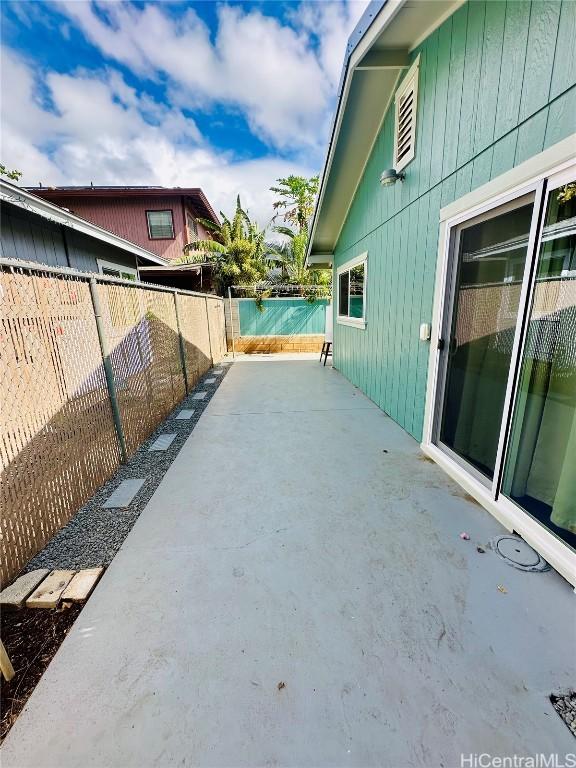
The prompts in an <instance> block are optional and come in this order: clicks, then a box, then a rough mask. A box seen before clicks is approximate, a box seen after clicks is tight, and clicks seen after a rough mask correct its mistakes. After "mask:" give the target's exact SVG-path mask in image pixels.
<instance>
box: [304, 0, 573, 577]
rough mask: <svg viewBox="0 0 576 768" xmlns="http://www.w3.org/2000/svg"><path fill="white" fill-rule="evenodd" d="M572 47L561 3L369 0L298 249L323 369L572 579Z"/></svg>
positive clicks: (569, 18) (567, 12) (569, 16)
mask: <svg viewBox="0 0 576 768" xmlns="http://www.w3.org/2000/svg"><path fill="white" fill-rule="evenodd" d="M575 44H576V3H574V2H572V1H571V0H568V1H565V2H540V1H538V2H519V1H518V0H510V1H509V2H498V3H495V2H478V1H477V0H473V1H471V2H465V3H463V2H452V1H449V0H438V1H437V2H426V1H418V0H410V1H409V2H403V1H402V0H400V1H397V0H394V1H393V0H389V2H375V3H371V5H370V6H369V8H368V11H367V12H366V14H365V15H364V17H363V19H362V20H361V21H360V23H359V25H358V27H357V29H356V30H355V32H354V33H353V34H352V37H351V38H350V42H349V46H348V50H347V56H346V62H345V66H344V71H343V76H342V80H341V87H340V94H339V103H338V107H337V114H336V117H335V121H334V126H333V131H332V137H331V142H330V146H329V151H328V156H327V159H326V163H325V168H324V173H323V177H322V181H321V187H320V195H319V200H318V204H317V208H316V211H315V215H314V220H313V224H312V230H311V231H312V235H311V244H310V250H309V256H308V259H309V263H311V264H324V265H329V264H333V267H334V287H335V289H334V294H335V301H334V308H335V311H334V314H335V323H334V365H335V366H336V367H337V368H338V369H339V370H340V371H341V372H342V373H343V374H344V375H345V376H347V377H348V378H349V379H350V380H351V381H352V382H353V383H354V384H356V385H357V386H359V387H360V388H361V389H362V390H363V391H364V392H365V393H366V394H367V395H368V396H369V397H370V398H371V399H372V400H373V401H374V402H376V403H377V404H378V405H379V406H380V407H381V408H382V409H383V410H384V411H385V412H386V413H387V414H389V415H390V417H391V418H392V419H394V420H395V421H396V422H398V423H399V424H400V425H402V426H403V427H404V429H406V430H407V431H408V432H409V433H410V434H412V435H413V436H414V437H415V438H416V439H417V440H419V441H421V444H422V449H423V451H424V452H425V453H426V454H427V455H428V456H429V457H430V458H432V459H434V461H436V462H438V464H440V465H441V466H442V467H443V468H444V469H445V470H446V472H448V473H449V474H450V475H451V476H452V477H453V478H454V479H456V480H457V481H458V482H459V483H460V484H461V486H462V487H463V489H465V491H466V492H467V493H468V494H470V495H471V496H472V497H474V498H475V499H476V500H477V501H479V502H480V504H482V505H483V506H484V507H485V508H486V509H488V510H489V511H490V512H491V513H492V514H494V515H495V516H496V517H497V518H498V519H499V520H501V522H502V523H503V524H504V525H505V526H506V527H507V528H508V529H510V530H516V531H517V532H518V533H520V534H521V535H522V536H523V537H524V538H525V539H526V540H527V541H528V542H529V543H530V544H531V545H532V546H533V547H534V548H536V549H537V550H538V551H539V552H540V553H541V554H542V555H543V556H544V557H545V558H546V559H547V560H548V561H549V562H550V563H551V564H552V565H554V567H555V568H557V570H559V571H560V572H561V573H562V574H563V575H564V576H565V577H566V578H568V579H569V580H571V581H572V582H574V581H575V580H576V554H575V552H574V548H575V545H576V186H575V185H576V134H575V133H574V131H575V130H576V58H575V56H574V46H575ZM567 185H568V186H567ZM570 185H572V186H570ZM571 195H574V196H573V197H571ZM397 460H401V457H397ZM430 493H431V494H433V493H434V489H433V488H431V489H430ZM422 503H423V505H424V507H425V505H426V499H423V501H422ZM458 532H459V531H457V530H455V531H453V534H454V535H458ZM512 554H513V553H512ZM527 564H528V565H529V563H527Z"/></svg>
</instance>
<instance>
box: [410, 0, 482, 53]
mask: <svg viewBox="0 0 576 768" xmlns="http://www.w3.org/2000/svg"><path fill="white" fill-rule="evenodd" d="M466 2H468V0H454V3H453V5H451V6H450V7H449V8H447V9H446V10H445V11H444V13H443V14H442V15H441V16H439V17H438V18H437V19H436V21H435V22H434V23H433V24H431V25H430V26H429V27H428V28H427V29H426V30H425V31H424V32H422V34H421V35H420V37H418V38H417V40H416V41H415V42H414V43H413V44H412V47H411V48H410V51H409V53H412V51H415V50H416V48H418V46H420V45H422V43H423V42H424V40H426V38H428V37H430V35H431V34H432V32H434V31H435V30H436V29H438V27H441V26H442V24H444V22H445V21H446V19H448V18H450V16H452V14H453V13H456V11H457V10H458V8H460V7H461V6H462V5H464V3H466Z"/></svg>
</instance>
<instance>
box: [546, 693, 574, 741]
mask: <svg viewBox="0 0 576 768" xmlns="http://www.w3.org/2000/svg"><path fill="white" fill-rule="evenodd" d="M550 701H551V702H552V706H553V707H554V709H555V710H556V712H558V714H559V715H560V717H561V718H562V720H564V722H565V723H566V725H567V726H568V728H569V729H570V730H571V731H572V734H573V735H574V736H576V691H570V692H569V693H560V694H557V695H554V694H552V696H550Z"/></svg>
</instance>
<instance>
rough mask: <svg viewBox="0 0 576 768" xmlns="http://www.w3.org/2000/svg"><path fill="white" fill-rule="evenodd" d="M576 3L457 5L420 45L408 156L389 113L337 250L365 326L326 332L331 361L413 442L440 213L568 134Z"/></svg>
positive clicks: (574, 105) (575, 68) (574, 109)
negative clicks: (358, 285)
mask: <svg viewBox="0 0 576 768" xmlns="http://www.w3.org/2000/svg"><path fill="white" fill-rule="evenodd" d="M575 49H576V3H574V2H572V1H571V0H564V1H563V2H561V3H560V2H558V3H554V2H538V1H536V2H519V1H518V0H512V1H511V2H500V1H499V0H494V1H493V2H480V1H478V0H473V1H472V2H468V3H466V4H465V5H463V6H461V7H460V8H459V9H458V10H457V11H456V12H455V13H454V14H453V15H452V16H451V17H450V18H448V19H447V20H446V21H445V22H444V23H443V24H442V25H441V26H440V27H439V28H438V29H436V30H435V31H434V32H433V34H431V35H430V36H429V37H428V38H427V39H426V40H425V41H424V42H423V43H422V45H421V46H420V47H419V48H418V49H417V50H415V51H414V52H413V56H412V58H413V59H415V58H416V56H417V55H418V54H420V73H419V96H418V107H417V110H418V111H417V138H416V155H415V158H414V160H413V161H412V162H411V163H410V164H409V165H408V166H407V167H406V169H405V172H406V180H405V181H404V182H403V183H402V184H396V185H394V186H393V187H387V188H386V187H382V186H381V185H380V184H379V176H380V173H381V172H382V171H383V170H384V169H385V168H390V167H392V165H393V163H392V157H393V141H394V105H393V104H392V105H391V108H390V109H389V110H388V112H387V114H386V116H385V119H384V122H383V125H382V128H381V130H380V133H379V135H378V137H377V140H376V142H375V145H374V147H373V149H372V153H371V155H370V158H369V160H368V163H367V165H366V168H365V171H364V174H363V177H362V180H361V182H360V184H359V186H358V189H357V191H356V194H355V197H354V200H353V202H352V205H351V207H350V210H349V212H348V215H347V218H346V221H345V223H344V226H343V228H342V232H341V234H340V237H339V240H338V243H337V245H336V248H335V252H334V270H335V271H334V275H336V269H337V268H338V266H340V265H341V264H343V263H344V262H346V261H348V260H349V259H350V258H352V257H354V256H356V255H358V254H360V253H362V252H364V251H368V278H367V291H366V312H367V317H366V319H367V326H366V329H365V330H361V329H358V328H352V327H349V326H343V325H339V324H337V323H335V326H334V365H335V366H336V367H337V368H338V369H339V370H340V371H341V372H342V373H343V374H344V375H345V376H346V377H347V378H349V379H350V380H351V381H352V382H353V383H354V384H356V385H357V386H359V387H360V388H361V389H362V390H363V391H364V392H365V393H366V394H367V395H368V396H369V397H370V398H371V399H372V400H373V401H374V402H375V403H376V404H377V405H379V406H380V408H382V409H383V410H384V411H385V412H386V413H388V414H389V415H390V416H391V417H392V418H393V419H394V420H395V421H397V422H398V423H399V424H400V425H401V426H402V427H404V429H406V430H407V431H408V432H409V433H410V434H411V435H413V436H414V437H415V438H416V439H418V440H420V439H421V438H422V429H423V420H424V406H425V395H426V381H427V370H428V355H429V345H428V344H427V343H424V342H421V341H419V336H418V332H419V326H420V324H421V323H423V322H430V320H431V317H432V303H433V292H434V281H435V269H436V259H437V252H438V236H439V221H440V209H441V208H442V207H444V206H445V205H447V204H449V203H450V202H452V201H454V200H456V199H458V198H460V197H462V196H463V195H465V194H467V193H468V192H470V191H471V190H472V189H475V188H477V187H479V186H481V185H482V184H484V183H485V182H487V181H489V180H491V179H493V178H495V177H497V176H499V175H500V174H502V173H504V172H505V171H507V170H509V169H510V168H512V167H514V166H516V165H518V164H520V163H521V162H523V161H524V160H526V159H528V158H529V157H532V156H534V155H536V154H538V153H539V152H541V151H542V150H544V149H546V148H547V147H550V146H552V145H553V144H555V143H557V142H558V141H561V140H562V139H564V138H566V137H567V136H569V135H570V134H571V133H573V132H574V131H575V130H576V121H575V118H574V115H576V58H575V57H574V50H575Z"/></svg>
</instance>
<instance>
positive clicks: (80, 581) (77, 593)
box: [62, 566, 104, 603]
mask: <svg viewBox="0 0 576 768" xmlns="http://www.w3.org/2000/svg"><path fill="white" fill-rule="evenodd" d="M103 573H104V568H103V567H102V566H99V567H98V568H85V569H84V570H83V571H78V573H77V574H76V575H75V576H74V577H73V578H72V580H71V582H70V583H69V584H68V586H67V587H66V589H65V590H64V592H62V600H63V601H64V602H71V603H83V602H84V601H85V600H87V599H88V597H89V596H90V593H91V592H92V590H93V589H94V587H95V586H96V584H97V582H98V579H99V578H100V576H102V574H103Z"/></svg>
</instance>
